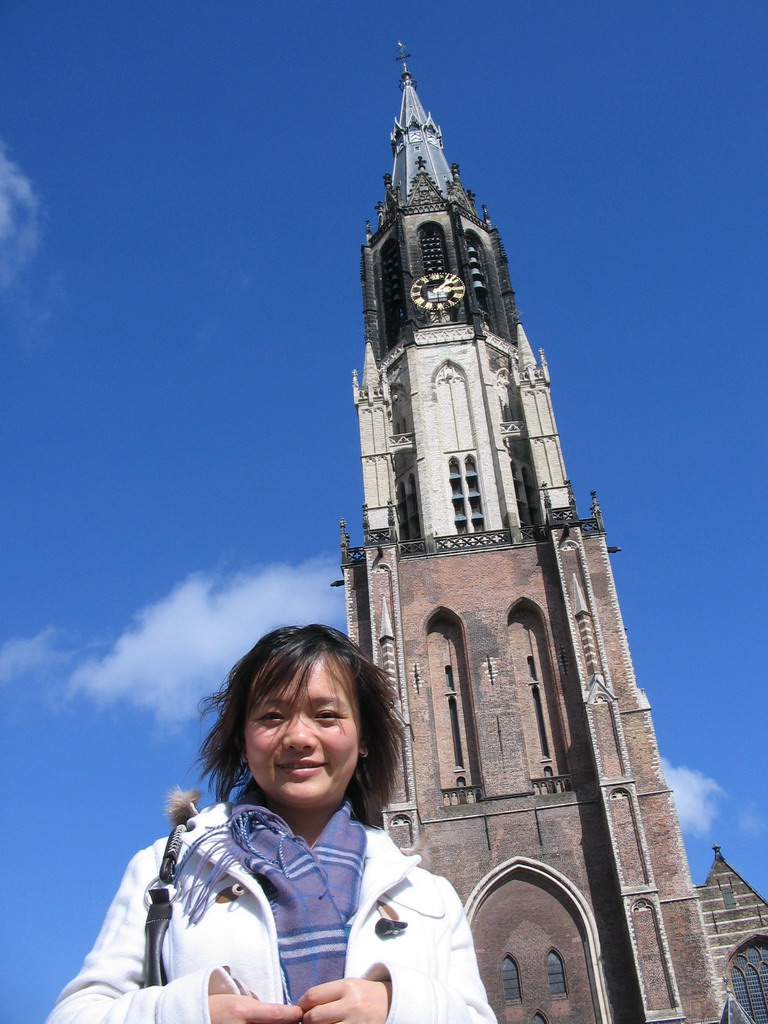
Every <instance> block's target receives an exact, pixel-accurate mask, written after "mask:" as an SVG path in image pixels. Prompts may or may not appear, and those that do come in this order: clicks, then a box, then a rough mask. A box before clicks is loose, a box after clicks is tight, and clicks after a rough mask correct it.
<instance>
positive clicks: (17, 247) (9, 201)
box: [0, 142, 40, 289]
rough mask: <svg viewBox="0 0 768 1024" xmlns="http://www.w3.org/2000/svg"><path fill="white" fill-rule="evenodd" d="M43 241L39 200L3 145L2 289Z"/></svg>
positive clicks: (0, 184)
mask: <svg viewBox="0 0 768 1024" xmlns="http://www.w3.org/2000/svg"><path fill="white" fill-rule="evenodd" d="M39 239H40V200H39V198H38V196H37V193H36V192H35V190H34V188H33V186H32V182H31V181H30V180H29V178H28V177H27V176H26V175H25V174H24V172H23V171H22V170H21V168H20V167H19V166H18V165H17V164H15V163H13V161H12V160H10V159H9V158H8V156H7V154H6V149H5V146H4V145H3V143H2V142H0V289H8V288H9V287H10V286H11V285H12V284H13V283H14V281H15V280H16V278H17V277H18V275H19V273H20V272H21V270H22V269H23V268H24V267H25V266H26V264H27V263H28V262H29V261H30V260H31V259H32V257H33V256H34V254H35V252H36V251H37V247H38V244H39Z"/></svg>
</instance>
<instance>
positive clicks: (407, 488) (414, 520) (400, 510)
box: [397, 473, 421, 540]
mask: <svg viewBox="0 0 768 1024" xmlns="http://www.w3.org/2000/svg"><path fill="white" fill-rule="evenodd" d="M397 521H398V523H399V525H400V538H401V539H402V540H415V539H416V538H417V537H420V536H421V519H420V517H419V499H418V496H417V494H416V478H415V477H414V475H413V473H409V474H408V477H407V478H406V480H405V481H403V480H401V481H400V483H399V484H398V485H397Z"/></svg>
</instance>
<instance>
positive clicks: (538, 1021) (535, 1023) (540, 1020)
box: [531, 1013, 548, 1024]
mask: <svg viewBox="0 0 768 1024" xmlns="http://www.w3.org/2000/svg"><path fill="white" fill-rule="evenodd" d="M531 1024H548V1022H547V1018H546V1017H545V1016H544V1014H543V1013H534V1015H533V1018H532V1019H531Z"/></svg>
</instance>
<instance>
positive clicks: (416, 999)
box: [48, 625, 493, 1024]
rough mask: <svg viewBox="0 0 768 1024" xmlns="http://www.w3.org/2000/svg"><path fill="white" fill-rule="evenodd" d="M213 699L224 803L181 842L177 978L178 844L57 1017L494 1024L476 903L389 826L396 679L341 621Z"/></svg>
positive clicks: (273, 637)
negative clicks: (164, 884) (471, 918)
mask: <svg viewBox="0 0 768 1024" xmlns="http://www.w3.org/2000/svg"><path fill="white" fill-rule="evenodd" d="M204 707H206V708H207V710H209V711H213V712H215V713H216V716H217V717H216V720H215V722H214V724H213V727H212V728H211V730H210V732H209V734H208V736H207V737H206V739H205V740H204V742H203V745H202V748H201V759H200V760H201V764H202V767H203V769H204V772H205V774H207V775H209V776H210V777H211V779H212V780H213V782H214V784H215V788H216V795H217V796H218V797H219V799H220V800H221V801H222V802H221V803H219V804H217V805H215V806H214V807H210V808H207V809H206V810H203V811H201V812H200V813H198V812H197V811H196V810H194V808H193V809H192V810H193V813H192V816H191V817H189V818H188V820H186V822H185V827H184V828H183V829H180V830H179V831H178V832H177V833H176V844H175V846H174V849H173V853H172V859H174V860H175V862H176V864H177V867H176V870H175V873H173V878H172V882H173V886H174V888H173V891H172V892H170V891H169V890H164V891H165V892H166V893H167V895H166V896H165V899H166V900H170V906H171V907H172V910H171V912H170V914H168V913H165V917H166V918H169V926H168V929H167V932H166V934H165V939H164V942H163V943H162V948H161V950H160V956H161V969H160V970H159V971H158V974H159V977H157V978H154V977H151V975H150V965H151V962H152V961H153V957H151V956H150V955H149V948H150V947H149V945H148V944H147V943H146V942H145V923H146V920H147V904H148V901H149V900H150V899H151V900H153V901H154V900H155V896H154V895H152V896H149V895H148V894H150V893H156V892H157V889H156V883H157V880H158V875H160V876H161V877H164V876H165V878H164V880H165V881H168V873H167V872H166V865H165V864H164V857H165V855H166V854H167V853H168V850H167V849H166V844H165V842H164V841H159V842H158V843H156V844H155V845H154V846H153V847H149V848H148V849H146V850H144V851H142V852H141V853H139V854H137V856H136V857H135V858H134V859H133V861H132V862H131V864H130V866H129V868H128V871H127V872H126V875H125V878H124V880H123V884H122V886H121V888H120V890H119V892H118V894H117V896H116V897H115V900H114V902H113V904H112V907H111V908H110V910H109V913H108V915H107V919H106V921H105V923H104V927H103V928H102V931H101V934H100V936H99V938H98V939H97V942H96V945H95V946H94V948H93V950H92V951H91V952H90V953H89V955H88V956H87V958H86V960H85V963H84V965H83V968H82V970H81V971H80V974H79V975H78V976H77V977H76V978H75V979H74V980H73V981H72V982H71V983H70V984H69V985H68V986H67V987H66V988H65V989H64V991H63V992H62V994H61V996H60V998H59V1001H58V1003H57V1004H56V1007H55V1008H54V1010H53V1013H52V1014H51V1016H50V1017H49V1019H48V1024H75V1021H77V1024H108V1022H109V1024H111V1022H112V1021H113V1020H117V1019H118V1018H119V1020H120V1021H124V1022H126V1024H128V1022H130V1024H145V1022H146V1024H150V1022H151V1024H171V1022H173V1024H208V1022H210V1024H245V1022H253V1024H267V1022H270V1024H297V1022H298V1021H300V1020H303V1021H305V1022H306V1024H384V1022H385V1021H387V1022H388V1024H492V1022H493V1015H492V1012H491V1010H490V1008H489V1007H488V1004H487V1001H486V997H485V992H484V990H483V986H482V983H481V982H480V978H479V975H478V972H477V964H476V961H475V953H474V949H473V946H472V938H471V935H470V931H469V926H468V924H467V921H466V918H465V916H464V913H463V910H462V907H461V904H460V902H459V899H458V896H457V895H456V893H455V892H454V891H453V889H452V888H451V887H450V885H449V884H448V883H447V882H446V881H445V879H442V878H438V877H436V876H434V875H431V874H429V872H427V871H424V870H423V869H422V868H420V867H419V866H418V863H419V858H418V857H417V856H413V855H410V856H406V855H405V854H404V853H402V852H401V851H400V850H398V849H397V848H396V847H395V846H394V844H393V843H392V842H391V840H390V839H389V838H388V837H387V836H386V834H385V833H384V832H383V831H381V830H380V829H378V828H376V827H374V826H375V824H376V823H377V822H378V821H379V820H380V816H381V809H382V807H383V806H384V804H386V803H387V801H388V800H389V798H390V795H391V793H392V790H393V786H394V782H395V778H396V775H397V771H398V756H399V754H398V752H399V748H400V738H401V727H400V724H399V720H398V716H397V713H396V711H395V704H394V695H393V693H392V690H391V686H390V682H389V679H388V677H387V676H386V674H385V673H384V672H382V671H381V670H380V669H379V668H377V667H376V666H375V665H373V664H372V663H371V662H369V661H368V660H367V659H366V658H364V657H363V655H362V654H361V653H360V651H359V650H358V648H357V647H356V646H355V645H354V644H353V643H352V642H351V641H350V640H349V639H348V638H347V637H345V636H344V635H343V634H341V633H339V632H337V631H336V630H334V629H331V628H330V627H328V626H319V625H313V626H304V627H297V626H287V627H283V628H282V629H278V630H275V631H274V632H272V633H269V634H268V635H267V636H265V637H263V638H262V639H261V640H260V641H259V643H257V644H256V646H255V647H254V648H253V649H252V650H251V651H249V652H248V654H246V655H245V657H243V658H242V659H241V660H240V661H239V662H238V663H237V664H236V665H235V667H234V668H233V669H232V671H231V672H230V674H229V676H228V678H227V681H226V683H225V684H224V686H223V687H222V688H221V690H220V691H219V692H218V693H216V694H213V695H212V696H211V697H209V698H208V699H207V700H206V701H205V702H204ZM233 791H234V793H235V797H234V801H233V802H232V803H230V802H228V798H229V796H230V794H231V793H232V792H233ZM167 905H168V904H167V903H166V904H163V906H164V907H167ZM382 922H383V923H384V925H385V927H382ZM150 981H158V982H159V981H162V984H150V983H149V982H150Z"/></svg>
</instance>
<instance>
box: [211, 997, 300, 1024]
mask: <svg viewBox="0 0 768 1024" xmlns="http://www.w3.org/2000/svg"><path fill="white" fill-rule="evenodd" d="M208 1012H209V1014H210V1017H211V1024H298V1022H299V1021H300V1020H301V1007H299V1006H283V1005H282V1004H281V1003H262V1002H260V1000H258V999H252V998H251V997H250V996H234V995H214V996H208Z"/></svg>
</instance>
